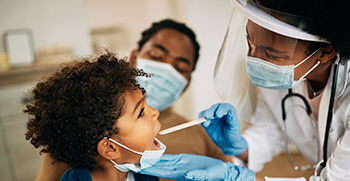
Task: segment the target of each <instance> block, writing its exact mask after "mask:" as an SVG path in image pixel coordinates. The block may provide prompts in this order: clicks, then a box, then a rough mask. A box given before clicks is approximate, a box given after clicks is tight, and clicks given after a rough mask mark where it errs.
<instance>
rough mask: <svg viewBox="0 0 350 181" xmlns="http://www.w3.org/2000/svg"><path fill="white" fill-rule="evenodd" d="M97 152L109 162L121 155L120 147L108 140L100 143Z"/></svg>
mask: <svg viewBox="0 0 350 181" xmlns="http://www.w3.org/2000/svg"><path fill="white" fill-rule="evenodd" d="M97 152H98V153H99V154H100V155H101V157H103V158H105V159H108V160H110V159H117V158H119V157H120V155H121V154H120V151H119V147H118V146H117V145H116V144H114V143H112V142H111V141H109V140H108V139H102V140H100V141H99V142H98V144H97Z"/></svg>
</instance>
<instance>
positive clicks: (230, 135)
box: [198, 103, 248, 156]
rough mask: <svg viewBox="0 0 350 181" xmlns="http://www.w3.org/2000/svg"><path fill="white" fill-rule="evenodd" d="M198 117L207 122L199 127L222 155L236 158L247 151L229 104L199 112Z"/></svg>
mask: <svg viewBox="0 0 350 181" xmlns="http://www.w3.org/2000/svg"><path fill="white" fill-rule="evenodd" d="M198 117H199V118H202V117H204V118H205V119H207V120H208V121H205V122H203V123H201V125H202V126H203V127H204V128H205V130H206V131H207V133H208V135H209V136H210V138H211V139H212V140H213V141H214V143H215V144H216V145H217V146H218V147H220V149H221V151H222V152H223V153H224V154H226V155H231V156H236V155H240V154H242V153H244V152H245V151H246V150H247V149H248V144H247V141H246V140H245V139H244V138H243V137H242V135H241V134H240V132H239V131H240V123H239V120H238V118H237V115H236V110H235V108H234V107H233V106H232V105H231V104H228V103H218V104H214V105H213V106H211V107H210V108H209V109H207V110H204V111H202V112H200V113H199V115H198ZM213 117H215V118H213ZM212 118H213V119H212Z"/></svg>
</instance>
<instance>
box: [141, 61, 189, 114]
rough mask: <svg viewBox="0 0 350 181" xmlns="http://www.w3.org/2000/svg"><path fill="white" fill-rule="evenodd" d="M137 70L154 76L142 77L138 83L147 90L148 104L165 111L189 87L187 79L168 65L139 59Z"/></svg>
mask: <svg viewBox="0 0 350 181" xmlns="http://www.w3.org/2000/svg"><path fill="white" fill-rule="evenodd" d="M137 68H139V69H142V70H143V71H144V72H146V73H149V74H153V76H152V77H150V78H149V77H141V79H140V80H139V81H138V83H139V84H140V85H141V87H143V88H144V89H145V90H146V100H147V104H148V105H150V106H151V107H153V108H155V109H157V110H159V111H164V110H166V109H168V108H169V107H170V106H171V105H172V104H173V103H174V102H175V101H176V100H177V99H178V98H179V97H180V96H181V94H182V92H183V91H184V89H185V87H186V86H187V83H188V81H187V79H186V78H185V77H184V76H183V75H181V74H180V73H179V72H178V71H177V70H176V69H174V67H173V66H172V65H170V64H168V63H162V62H157V61H154V60H147V59H142V58H139V59H137Z"/></svg>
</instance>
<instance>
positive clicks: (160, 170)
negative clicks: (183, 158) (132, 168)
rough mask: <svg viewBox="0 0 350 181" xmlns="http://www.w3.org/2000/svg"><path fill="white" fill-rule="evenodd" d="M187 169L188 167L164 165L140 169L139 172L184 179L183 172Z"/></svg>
mask: <svg viewBox="0 0 350 181" xmlns="http://www.w3.org/2000/svg"><path fill="white" fill-rule="evenodd" d="M187 171H188V169H181V168H173V169H168V168H166V167H159V166H155V167H149V168H145V169H142V170H141V171H140V172H139V173H140V174H144V175H152V176H155V177H161V178H167V179H174V180H185V179H184V174H185V173H186V172H187Z"/></svg>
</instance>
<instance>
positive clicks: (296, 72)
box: [142, 0, 350, 181]
mask: <svg viewBox="0 0 350 181" xmlns="http://www.w3.org/2000/svg"><path fill="white" fill-rule="evenodd" d="M231 3H232V4H233V6H234V11H233V13H232V17H231V22H230V27H229V29H228V31H227V34H226V38H225V41H224V44H223V46H222V49H221V51H220V54H219V57H218V61H217V64H216V67H215V72H214V82H215V86H216V89H217V92H218V94H219V96H220V97H221V98H222V99H223V101H225V102H230V103H232V104H233V105H234V107H233V106H232V105H231V104H227V103H219V104H216V105H213V106H212V107H211V108H209V109H207V110H204V111H203V112H201V113H200V114H199V117H205V118H206V119H208V121H206V122H204V123H202V126H203V127H205V129H206V131H207V133H208V134H209V136H210V137H211V138H212V139H213V141H214V142H215V143H216V144H217V145H218V146H219V147H220V148H221V150H222V152H223V153H225V154H227V155H231V156H235V159H237V160H239V162H240V163H241V164H242V165H243V166H238V165H237V164H238V163H239V162H238V161H237V160H236V161H235V163H236V165H234V164H231V163H224V162H222V161H218V160H215V159H211V158H207V157H203V156H194V155H186V154H183V155H165V156H164V157H163V159H162V160H161V161H160V162H159V163H158V164H156V165H155V166H153V167H152V168H149V169H145V170H143V171H142V172H143V173H144V174H151V175H156V176H159V177H167V178H173V179H176V180H281V178H268V177H259V176H256V175H255V173H254V172H257V171H259V170H261V169H262V168H263V165H264V164H265V163H266V162H268V161H270V160H271V159H272V157H273V156H276V155H278V154H279V153H281V152H282V151H283V150H284V149H286V151H287V153H289V151H288V147H287V144H288V143H294V144H295V145H296V146H297V148H298V149H299V150H300V152H301V153H302V154H303V155H304V156H305V157H306V158H307V159H308V160H309V161H310V163H312V164H311V165H308V166H301V165H295V164H294V162H293V158H292V157H291V156H290V157H289V159H290V160H289V161H290V163H291V165H292V166H293V168H294V169H295V170H300V171H303V170H308V169H315V175H314V176H311V177H310V178H309V180H337V181H341V180H344V181H345V180H350V129H349V128H350V125H349V123H350V102H349V101H350V87H349V85H350V63H349V58H350V33H349V29H350V14H349V13H348V9H349V8H350V1H344V0H336V1H334V0H333V1H331V0H309V1H305V0H284V1H276V0H248V1H247V0H231ZM242 52H243V53H242ZM242 67H245V68H244V69H242ZM242 70H243V71H242ZM214 116H215V117H216V118H215V119H211V118H213V117H214ZM239 119H242V120H246V121H249V122H250V123H251V124H252V125H253V126H252V127H251V128H250V129H248V130H246V131H245V132H244V133H243V134H240V124H239ZM276 172H278V170H276ZM284 179H285V180H306V179H305V178H290V179H287V178H284Z"/></svg>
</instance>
